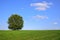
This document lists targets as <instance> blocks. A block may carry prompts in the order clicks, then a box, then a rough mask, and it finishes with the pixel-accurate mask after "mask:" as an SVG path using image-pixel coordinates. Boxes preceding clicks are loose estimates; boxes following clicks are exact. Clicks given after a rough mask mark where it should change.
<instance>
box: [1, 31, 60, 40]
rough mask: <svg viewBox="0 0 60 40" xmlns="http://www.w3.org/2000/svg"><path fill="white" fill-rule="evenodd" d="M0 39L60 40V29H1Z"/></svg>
mask: <svg viewBox="0 0 60 40" xmlns="http://www.w3.org/2000/svg"><path fill="white" fill-rule="evenodd" d="M0 40H60V30H20V31H12V30H0Z"/></svg>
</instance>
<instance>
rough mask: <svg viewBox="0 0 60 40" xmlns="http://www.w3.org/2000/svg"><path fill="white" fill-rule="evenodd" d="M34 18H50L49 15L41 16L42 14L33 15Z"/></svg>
mask: <svg viewBox="0 0 60 40" xmlns="http://www.w3.org/2000/svg"><path fill="white" fill-rule="evenodd" d="M33 18H36V19H48V17H47V16H41V15H36V16H33Z"/></svg>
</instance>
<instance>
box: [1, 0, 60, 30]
mask: <svg viewBox="0 0 60 40" xmlns="http://www.w3.org/2000/svg"><path fill="white" fill-rule="evenodd" d="M12 14H18V15H20V16H22V17H23V20H24V27H23V28H22V30H60V0H0V30H8V18H9V17H10V16H11V15H12Z"/></svg>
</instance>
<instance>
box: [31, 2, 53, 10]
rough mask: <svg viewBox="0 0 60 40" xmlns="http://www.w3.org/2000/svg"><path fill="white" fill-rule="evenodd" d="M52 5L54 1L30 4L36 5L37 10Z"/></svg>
mask: <svg viewBox="0 0 60 40" xmlns="http://www.w3.org/2000/svg"><path fill="white" fill-rule="evenodd" d="M51 5H52V3H49V2H46V1H43V2H39V3H31V4H30V6H33V7H35V9H36V10H46V9H48V8H50V6H51Z"/></svg>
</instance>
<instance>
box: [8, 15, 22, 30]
mask: <svg viewBox="0 0 60 40" xmlns="http://www.w3.org/2000/svg"><path fill="white" fill-rule="evenodd" d="M8 24H9V26H8V28H9V29H12V30H19V29H22V28H23V18H22V17H21V16H19V15H17V14H13V15H11V16H10V17H9V19H8Z"/></svg>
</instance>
